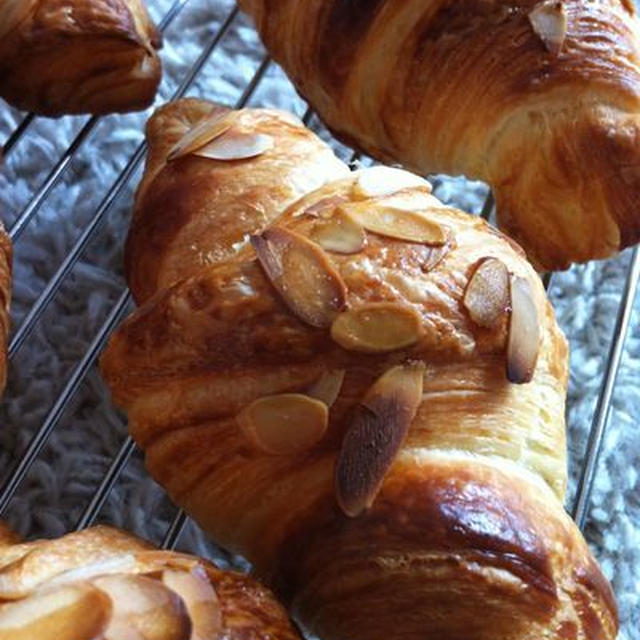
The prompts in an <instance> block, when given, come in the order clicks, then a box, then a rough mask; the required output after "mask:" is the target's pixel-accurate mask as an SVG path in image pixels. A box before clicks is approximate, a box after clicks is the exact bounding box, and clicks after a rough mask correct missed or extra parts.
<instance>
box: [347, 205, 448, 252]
mask: <svg viewBox="0 0 640 640" xmlns="http://www.w3.org/2000/svg"><path fill="white" fill-rule="evenodd" d="M341 208H342V210H343V211H344V212H345V213H347V214H349V215H350V216H351V217H352V218H353V219H354V220H356V222H358V223H360V224H361V225H362V226H363V227H364V228H365V229H366V230H367V231H371V232H372V233H377V234H378V235H381V236H387V237H389V238H396V239H398V240H406V241H408V242H419V243H423V244H428V245H432V246H440V245H443V244H445V243H446V241H447V230H446V229H445V227H443V226H441V225H439V224H438V223H436V222H433V221H432V220H429V218H427V217H426V216H425V215H424V214H423V213H418V212H416V211H407V210H406V209H398V208H396V207H389V206H386V205H383V204H380V203H375V202H367V203H354V204H351V205H342V207H341Z"/></svg>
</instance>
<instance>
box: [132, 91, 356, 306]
mask: <svg viewBox="0 0 640 640" xmlns="http://www.w3.org/2000/svg"><path fill="white" fill-rule="evenodd" d="M225 114H226V115H225ZM197 123H200V125H199V128H198V129H196V130H195V131H194V128H195V125H196V124H197ZM232 123H233V131H229V130H227V135H225V136H224V137H223V138H221V139H219V140H217V141H216V140H214V141H213V143H212V144H214V143H215V144H218V143H220V142H222V143H223V145H227V147H226V148H225V147H224V146H222V147H220V148H219V149H218V151H217V153H219V154H221V155H225V156H226V157H227V160H226V161H221V162H214V161H212V160H211V159H210V158H207V157H206V156H205V155H193V154H190V153H188V151H189V149H190V148H193V146H194V145H195V146H196V147H197V146H198V143H199V142H200V141H202V140H206V139H207V137H208V136H212V135H213V134H215V132H216V130H217V131H225V128H226V127H228V126H230V125H231V124H232ZM245 130H246V131H248V133H245ZM189 132H191V133H190V135H189V137H186V138H185V136H186V135H187V134H188V133H189ZM283 132H286V133H287V134H288V137H287V140H288V144H287V146H286V148H280V147H279V146H278V145H274V144H273V141H274V139H276V138H277V137H278V136H281V135H283ZM146 133H147V141H148V143H149V153H148V156H147V163H146V167H145V172H144V176H143V178H142V182H141V183H140V186H139V188H138V191H137V193H136V202H135V208H134V213H133V224H132V226H131V230H130V232H129V237H128V238H127V246H126V254H125V262H126V272H127V280H128V282H129V287H130V289H131V291H132V293H133V296H134V298H135V300H136V302H138V304H140V303H142V302H144V301H145V300H147V299H148V298H149V297H150V296H151V295H153V293H155V292H156V291H157V290H159V289H163V288H165V287H167V286H168V285H170V284H173V283H174V282H176V281H178V280H181V279H182V278H184V277H185V276H187V275H190V274H191V273H192V272H193V271H194V269H197V268H198V267H200V266H205V265H211V264H214V263H215V262H217V261H219V260H221V259H224V258H226V257H227V256H229V255H232V254H233V253H234V251H235V248H234V247H235V246H237V245H238V244H240V243H242V242H243V241H245V240H246V238H247V236H248V234H250V233H255V232H257V231H258V230H260V229H261V228H263V227H265V226H266V225H267V223H269V222H270V221H271V220H273V219H274V218H275V217H276V216H277V215H279V214H280V213H281V212H282V210H283V209H284V208H285V207H286V206H287V205H288V204H291V203H292V202H294V201H295V200H297V199H298V198H299V197H301V196H302V195H304V194H305V193H308V192H309V191H311V190H313V189H314V188H316V187H319V186H320V185H322V184H324V183H325V182H328V181H329V180H333V179H336V178H339V177H342V176H345V175H348V169H347V168H346V167H345V165H344V164H343V163H342V162H340V161H339V160H338V159H337V158H336V157H335V156H334V154H333V152H332V151H331V149H330V148H329V147H328V146H327V145H325V144H324V143H323V142H322V141H321V140H319V139H318V138H317V137H316V136H315V135H313V133H311V132H310V131H308V130H306V129H304V128H302V127H301V126H300V124H299V121H298V120H297V119H296V118H294V117H293V116H291V115H289V114H287V113H285V112H279V111H268V110H262V109H251V110H244V111H236V112H231V111H230V110H229V109H227V108H226V107H221V106H218V105H214V104H213V103H211V102H207V101H205V100H197V99H194V98H184V99H182V100H177V101H176V102H171V103H169V104H167V105H164V106H163V107H160V108H159V109H158V110H157V111H156V112H155V114H154V115H153V116H152V117H151V118H150V119H149V122H148V124H147V132H146ZM203 136H204V137H203ZM181 140H182V143H181ZM229 140H231V143H230V144H228V142H229ZM179 144H180V146H178V145H179ZM200 147H202V144H200ZM195 150H196V151H197V152H198V153H200V154H207V153H208V154H209V155H214V154H215V153H216V149H215V148H213V147H212V146H211V145H209V146H205V147H204V149H202V148H201V149H199V150H198V149H195ZM258 151H259V152H260V153H257V152H258ZM170 154H172V157H176V156H177V159H175V160H174V161H167V158H168V156H169V155H170ZM238 156H247V157H248V158H251V162H240V161H238V162H234V161H233V158H234V157H238ZM274 172H275V173H277V174H278V175H279V178H280V179H279V180H274V179H273V174H274Z"/></svg>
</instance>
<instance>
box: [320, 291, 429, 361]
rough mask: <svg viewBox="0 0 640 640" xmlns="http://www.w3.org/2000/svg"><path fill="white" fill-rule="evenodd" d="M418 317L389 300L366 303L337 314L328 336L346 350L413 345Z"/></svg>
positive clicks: (419, 323) (376, 350)
mask: <svg viewBox="0 0 640 640" xmlns="http://www.w3.org/2000/svg"><path fill="white" fill-rule="evenodd" d="M421 333H422V320H421V318H420V316H419V315H418V314H417V313H416V312H415V311H414V310H413V309H412V308H411V307H407V306H404V305H401V304H396V303H393V302H370V303H367V304H363V305H362V306H360V307H356V308H354V309H349V310H348V311H345V312H344V313H341V314H340V315H339V316H338V317H337V318H336V319H335V321H334V322H333V325H332V326H331V337H332V338H333V339H334V340H335V341H336V342H337V343H338V344H339V345H340V346H341V347H342V348H343V349H347V350H349V351H361V352H363V353H384V352H386V351H395V350H396V349H404V348H405V347H409V346H411V345H413V344H415V343H416V342H417V341H418V340H419V339H420V335H421Z"/></svg>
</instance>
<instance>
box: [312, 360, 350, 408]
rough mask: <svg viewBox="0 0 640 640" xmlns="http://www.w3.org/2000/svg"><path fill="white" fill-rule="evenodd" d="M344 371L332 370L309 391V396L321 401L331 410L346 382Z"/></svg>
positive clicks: (321, 377)
mask: <svg viewBox="0 0 640 640" xmlns="http://www.w3.org/2000/svg"><path fill="white" fill-rule="evenodd" d="M344 374H345V371H344V369H332V370H331V371H326V372H325V373H323V374H322V375H321V376H320V378H318V380H316V382H315V383H314V384H313V385H312V386H311V388H310V389H309V390H308V391H307V395H309V396H311V397H312V398H316V400H321V401H322V402H324V403H325V404H326V405H327V407H329V408H331V407H332V406H333V403H334V402H335V401H336V399H337V398H338V396H339V395H340V389H342V383H343V382H344Z"/></svg>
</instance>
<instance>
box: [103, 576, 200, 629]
mask: <svg viewBox="0 0 640 640" xmlns="http://www.w3.org/2000/svg"><path fill="white" fill-rule="evenodd" d="M92 582H93V584H94V585H95V586H96V587H98V589H100V590H101V591H103V592H104V593H106V594H107V595H108V596H109V598H110V599H111V603H112V606H113V613H112V615H111V620H110V621H109V626H108V627H107V630H106V631H105V633H104V638H105V640H122V638H127V639H128V638H132V639H133V638H135V639H136V640H137V638H140V639H144V640H189V636H190V634H191V621H190V620H189V615H188V614H187V610H186V608H185V605H184V602H183V601H182V599H181V598H180V597H179V596H177V595H176V594H175V593H174V592H173V591H171V590H170V589H167V587H165V586H164V585H163V584H162V583H161V582H159V581H158V580H153V579H152V578H147V577H145V576H132V575H110V576H102V577H99V578H95V579H94V580H93V581H92Z"/></svg>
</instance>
